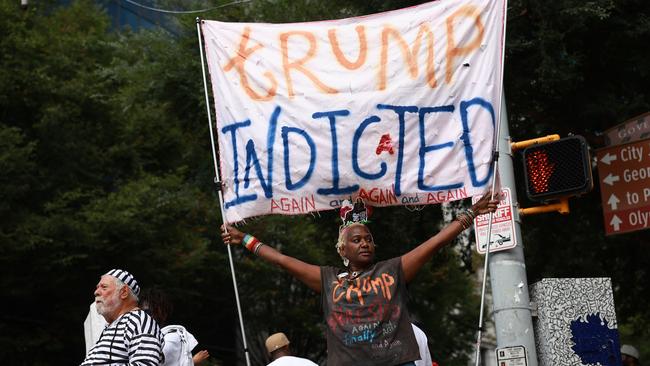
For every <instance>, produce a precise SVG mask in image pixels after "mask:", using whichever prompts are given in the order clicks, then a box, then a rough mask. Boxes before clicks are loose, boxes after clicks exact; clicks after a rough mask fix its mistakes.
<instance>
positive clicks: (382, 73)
mask: <svg viewBox="0 0 650 366" xmlns="http://www.w3.org/2000/svg"><path fill="white" fill-rule="evenodd" d="M391 36H392V37H393V38H395V39H396V40H397V42H398V45H399V47H400V50H401V51H402V57H403V58H404V61H405V62H406V65H407V66H408V70H409V73H410V74H411V78H412V79H415V78H416V77H417V76H418V54H419V53H420V46H421V44H422V38H423V37H426V47H427V63H426V70H427V83H428V84H429V86H431V87H432V88H434V87H435V86H436V77H435V68H434V60H433V56H434V55H433V32H431V29H430V28H429V25H428V24H425V23H422V24H420V30H419V31H418V35H417V37H416V38H415V42H414V43H413V48H412V49H409V46H408V43H407V42H406V41H405V40H404V38H402V35H401V34H400V32H399V31H398V30H397V29H395V28H393V27H390V26H386V27H385V28H384V30H383V31H382V32H381V56H380V57H381V58H380V63H379V90H385V89H386V78H387V76H386V74H387V72H388V70H387V69H388V65H387V64H388V41H389V37H391Z"/></svg>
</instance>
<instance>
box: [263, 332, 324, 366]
mask: <svg viewBox="0 0 650 366" xmlns="http://www.w3.org/2000/svg"><path fill="white" fill-rule="evenodd" d="M265 345H266V350H267V352H268V353H269V355H270V356H271V363H269V364H268V365H267V366H318V365H316V364H315V363H313V362H311V361H310V360H308V359H306V358H301V357H295V356H293V355H292V353H291V349H289V339H288V338H287V336H286V335H285V334H284V333H281V332H280V333H275V334H271V336H269V337H268V338H267V339H266V342H265Z"/></svg>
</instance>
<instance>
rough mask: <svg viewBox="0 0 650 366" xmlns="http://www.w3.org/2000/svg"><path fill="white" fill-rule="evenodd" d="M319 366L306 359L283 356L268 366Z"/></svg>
mask: <svg viewBox="0 0 650 366" xmlns="http://www.w3.org/2000/svg"><path fill="white" fill-rule="evenodd" d="M305 365H307V366H318V365H317V364H315V363H313V362H311V361H310V360H308V359H306V358H301V357H294V356H283V357H280V358H278V359H277V360H275V361H273V362H271V363H270V364H268V365H267V366H305Z"/></svg>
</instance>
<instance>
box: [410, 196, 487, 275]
mask: <svg viewBox="0 0 650 366" xmlns="http://www.w3.org/2000/svg"><path fill="white" fill-rule="evenodd" d="M491 196H492V194H491V192H490V191H488V192H487V193H486V194H484V195H483V197H481V199H480V200H478V201H477V202H476V203H475V204H473V205H472V208H470V209H469V210H468V211H466V212H463V213H461V214H459V215H458V216H456V219H455V220H454V221H452V222H451V223H450V224H449V225H447V226H445V227H444V228H443V229H442V230H440V232H439V233H437V234H436V235H434V236H432V237H431V238H429V239H427V240H426V241H425V242H424V243H422V244H420V245H418V246H417V247H415V248H414V249H413V250H411V251H410V252H408V253H406V254H404V255H403V256H402V270H403V271H404V276H405V279H406V282H410V281H411V280H412V279H413V278H414V277H415V275H416V274H417V273H418V271H419V270H420V268H422V266H424V264H425V263H426V262H428V261H429V260H431V258H432V257H433V255H434V254H435V253H436V252H437V251H438V250H440V248H442V247H444V246H445V245H447V244H448V243H449V242H451V241H452V240H454V239H455V238H456V237H457V236H458V235H459V234H460V233H461V232H463V231H464V230H465V229H467V228H468V227H470V226H471V225H472V222H473V220H474V217H476V216H478V215H483V214H486V213H490V212H494V211H495V210H496V208H497V204H498V203H499V200H498V197H494V199H490V198H491Z"/></svg>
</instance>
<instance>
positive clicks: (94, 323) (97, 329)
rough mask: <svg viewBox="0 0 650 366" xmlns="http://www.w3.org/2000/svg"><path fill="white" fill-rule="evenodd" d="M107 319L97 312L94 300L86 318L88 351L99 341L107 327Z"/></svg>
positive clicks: (85, 328) (85, 333)
mask: <svg viewBox="0 0 650 366" xmlns="http://www.w3.org/2000/svg"><path fill="white" fill-rule="evenodd" d="M106 325H107V324H106V319H104V317H103V316H101V315H99V313H98V312H97V306H96V305H95V303H94V302H93V303H92V304H90V310H88V315H87V316H86V320H84V337H85V338H86V353H88V351H90V349H91V348H93V346H94V345H95V343H97V340H98V339H99V336H100V335H101V334H102V331H103V330H104V328H106Z"/></svg>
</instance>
